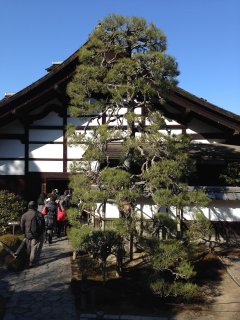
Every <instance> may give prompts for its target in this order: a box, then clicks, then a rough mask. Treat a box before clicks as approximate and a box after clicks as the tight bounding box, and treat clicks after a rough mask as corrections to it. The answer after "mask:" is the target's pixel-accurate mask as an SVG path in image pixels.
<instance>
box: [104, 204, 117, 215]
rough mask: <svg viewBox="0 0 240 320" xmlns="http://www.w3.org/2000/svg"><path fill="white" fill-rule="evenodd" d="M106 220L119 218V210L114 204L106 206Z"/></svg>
mask: <svg viewBox="0 0 240 320" xmlns="http://www.w3.org/2000/svg"><path fill="white" fill-rule="evenodd" d="M105 215H106V218H119V210H118V207H117V205H116V204H115V203H107V204H106V214H105Z"/></svg>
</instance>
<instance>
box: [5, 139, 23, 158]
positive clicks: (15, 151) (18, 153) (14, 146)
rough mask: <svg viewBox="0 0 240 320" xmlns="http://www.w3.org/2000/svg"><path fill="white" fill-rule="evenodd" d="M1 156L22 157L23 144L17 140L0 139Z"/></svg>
mask: <svg viewBox="0 0 240 320" xmlns="http://www.w3.org/2000/svg"><path fill="white" fill-rule="evenodd" d="M0 157H1V158H24V144H22V143H21V141H19V140H0Z"/></svg>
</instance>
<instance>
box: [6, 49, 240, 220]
mask: <svg viewBox="0 0 240 320" xmlns="http://www.w3.org/2000/svg"><path fill="white" fill-rule="evenodd" d="M77 63H78V51H76V52H75V53H73V54H72V55H71V56H70V57H69V58H68V59H66V60H65V61H63V62H55V63H53V64H52V65H51V66H50V67H49V68H47V69H46V70H47V72H48V73H47V74H46V75H45V76H44V77H42V78H41V79H39V80H38V81H36V82H34V83H33V84H31V85H30V86H28V87H26V88H25V89H23V90H21V91H19V92H18V93H15V94H13V93H10V94H6V95H5V97H4V98H3V99H2V100H1V101H0V189H8V190H10V191H12V192H16V193H18V194H20V195H22V196H23V197H24V198H25V199H27V200H32V199H36V198H37V196H38V195H39V193H40V192H50V191H51V190H52V189H54V188H57V189H59V190H60V192H63V190H65V189H66V188H67V186H68V181H69V180H68V179H69V168H70V164H71V163H72V162H73V161H74V160H78V159H81V157H82V155H83V152H84V151H83V149H82V148H81V147H79V148H71V147H70V146H69V145H68V144H67V138H66V135H65V133H66V125H67V124H70V123H73V124H75V125H77V130H79V131H81V130H83V128H84V126H85V124H86V123H87V122H88V121H89V117H87V116H85V117H84V116H83V117H81V118H78V119H73V118H71V117H70V115H69V113H68V97H67V96H66V86H67V84H68V83H69V81H70V80H71V77H72V76H73V74H74V70H75V68H76V65H77ZM141 112H142V110H139V113H140V114H141ZM163 114H164V117H165V119H166V124H167V126H166V131H167V134H179V133H187V134H188V135H189V136H190V138H191V140H192V146H193V147H192V157H194V158H195V159H196V163H197V174H196V175H194V177H193V178H192V181H191V185H193V186H194V185H198V186H202V187H204V189H205V191H206V193H207V194H208V195H209V197H210V198H211V199H212V203H211V205H210V206H209V207H208V208H206V215H207V216H208V217H209V218H210V219H211V220H227V221H228V220H229V221H240V201H239V200H240V189H238V186H234V187H226V186H224V185H222V182H221V181H220V179H219V175H220V174H221V172H222V171H223V169H224V168H226V166H227V164H228V163H229V162H233V161H236V162H239V161H240V116H238V115H236V114H234V113H232V112H229V111H227V110H224V109H222V108H219V107H217V106H215V105H213V104H211V103H209V102H208V101H206V100H205V99H203V98H199V97H196V96H195V95H193V94H191V93H189V92H187V91H185V90H183V89H181V88H179V87H177V88H175V89H174V90H173V91H172V92H171V94H170V95H169V96H168V98H167V108H165V109H163ZM96 125H97V123H95V122H92V123H91V126H92V127H94V126H96ZM116 156H117V146H115V145H114V144H112V145H110V146H109V157H110V159H111V158H112V159H114V157H116Z"/></svg>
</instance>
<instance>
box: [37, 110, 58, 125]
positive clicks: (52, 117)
mask: <svg viewBox="0 0 240 320" xmlns="http://www.w3.org/2000/svg"><path fill="white" fill-rule="evenodd" d="M33 125H39V126H40V125H42V126H62V125H63V119H62V118H61V117H59V115H58V114H57V113H56V112H54V111H52V112H50V113H48V114H47V115H46V117H44V118H42V119H39V120H36V121H34V122H33Z"/></svg>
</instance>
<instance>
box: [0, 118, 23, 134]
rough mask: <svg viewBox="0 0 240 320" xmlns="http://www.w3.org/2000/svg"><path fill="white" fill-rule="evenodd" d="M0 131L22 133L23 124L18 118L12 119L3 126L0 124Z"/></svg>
mask: <svg viewBox="0 0 240 320" xmlns="http://www.w3.org/2000/svg"><path fill="white" fill-rule="evenodd" d="M0 133H15V134H23V133H24V126H23V125H22V124H21V122H19V121H18V120H16V121H13V122H11V123H9V124H7V125H5V126H1V128H0Z"/></svg>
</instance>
